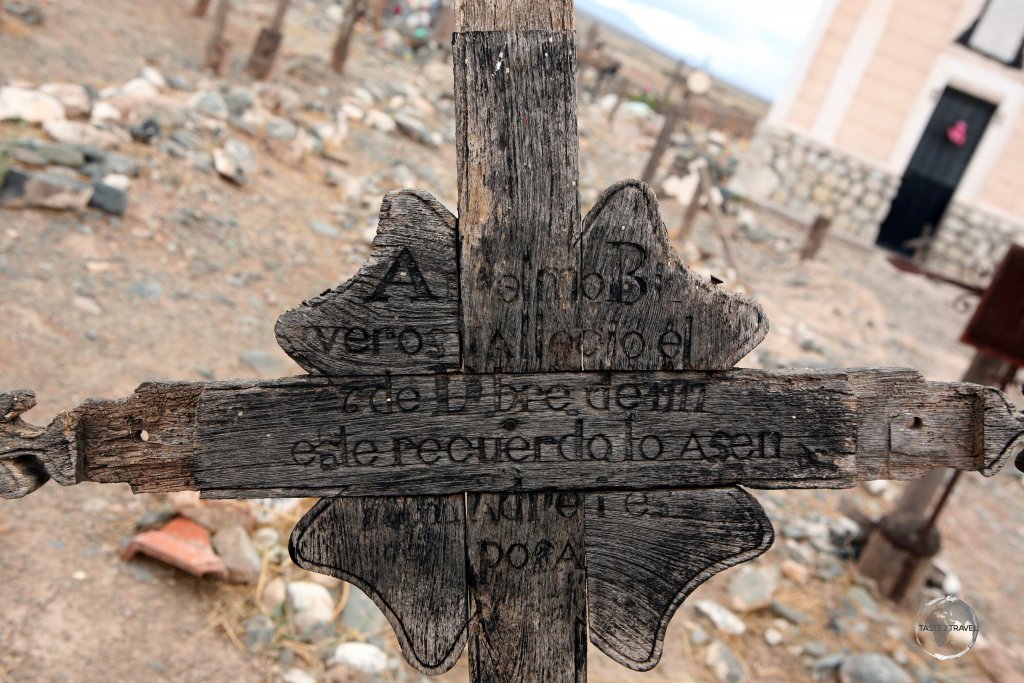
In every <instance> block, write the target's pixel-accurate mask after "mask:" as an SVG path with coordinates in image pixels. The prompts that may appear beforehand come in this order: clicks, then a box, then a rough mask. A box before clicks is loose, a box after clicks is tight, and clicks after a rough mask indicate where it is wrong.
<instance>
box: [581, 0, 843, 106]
mask: <svg viewBox="0 0 1024 683" xmlns="http://www.w3.org/2000/svg"><path fill="white" fill-rule="evenodd" d="M822 3H823V0H577V3H576V4H577V6H578V7H579V8H580V9H581V10H583V11H584V12H587V13H589V14H592V15H595V16H598V17H600V18H602V19H604V20H605V21H607V22H608V23H610V24H612V25H614V26H616V27H618V28H620V29H622V30H624V31H627V32H629V33H631V34H633V35H635V36H637V37H640V38H643V39H645V40H646V41H647V42H650V43H652V44H654V45H656V46H657V47H659V48H661V49H662V50H664V51H665V52H668V53H669V54H672V55H674V56H678V57H682V58H683V59H684V60H686V62H687V63H688V64H691V65H694V66H706V67H707V69H708V70H709V71H710V72H711V73H712V74H714V75H715V76H717V77H719V78H721V79H723V80H726V81H729V82H730V83H733V84H735V85H738V86H740V87H742V88H745V89H747V90H749V91H751V92H753V93H755V94H757V95H760V96H761V97H764V98H766V99H769V100H771V99H774V98H775V97H776V96H778V95H779V94H780V93H781V92H782V89H783V87H784V86H785V84H786V78H787V77H788V75H789V72H790V70H791V69H792V67H793V64H794V63H795V61H796V58H797V56H798V55H799V54H800V49H801V47H802V45H803V42H804V40H805V39H806V38H807V36H808V34H809V33H810V30H811V28H812V27H813V26H814V22H815V19H816V18H817V15H818V11H819V9H820V7H821V5H822Z"/></svg>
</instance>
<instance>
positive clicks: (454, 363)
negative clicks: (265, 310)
mask: <svg viewBox="0 0 1024 683" xmlns="http://www.w3.org/2000/svg"><path fill="white" fill-rule="evenodd" d="M276 331H277V341H278V343H279V344H280V345H281V348H282V349H284V351H285V353H287V354H288V355H289V356H291V357H292V358H293V359H294V360H295V362H296V363H298V364H299V365H301V366H302V367H303V368H304V369H305V370H306V371H308V372H310V373H311V374H314V375H327V376H342V375H348V376H351V375H370V374H383V373H385V372H389V373H391V374H395V375H399V374H414V373H423V372H429V371H445V370H453V369H458V368H459V367H460V365H461V349H460V348H459V347H460V333H459V275H458V266H457V259H456V233H455V217H454V216H453V215H452V214H451V213H450V212H449V211H448V210H447V209H445V208H444V207H443V206H442V205H441V204H440V203H439V202H438V201H437V200H436V199H434V198H433V197H432V196H430V195H429V194H427V193H426V192H418V191H415V190H401V191H399V192H392V193H390V194H388V195H387V197H385V198H384V203H383V205H382V206H381V210H380V225H379V226H378V228H377V236H376V238H374V240H373V251H372V252H371V253H370V257H369V259H368V260H367V262H366V265H364V266H363V267H362V268H361V269H360V270H359V272H358V273H357V274H356V276H355V277H354V278H352V279H351V280H349V281H348V282H346V283H345V284H344V285H342V286H341V287H339V288H337V289H333V290H328V291H326V292H324V293H323V294H321V295H320V296H318V297H316V298H315V299H311V300H310V301H306V302H304V303H303V304H302V306H300V307H299V308H296V309H293V310H291V311H288V312H287V313H285V314H284V315H282V316H281V317H280V319H278V321H277V328H276Z"/></svg>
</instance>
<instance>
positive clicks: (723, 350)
mask: <svg viewBox="0 0 1024 683" xmlns="http://www.w3.org/2000/svg"><path fill="white" fill-rule="evenodd" d="M581 272H582V277H581V279H580V283H579V285H580V294H581V297H580V298H581V301H580V307H581V316H582V328H583V330H584V336H583V344H582V346H583V369H584V370H728V369H729V368H731V367H732V366H733V365H735V364H736V363H737V362H738V361H739V360H740V359H741V358H743V356H745V355H747V354H748V353H750V351H751V350H752V349H753V348H754V347H755V346H757V345H758V344H760V343H761V340H763V339H764V337H765V335H766V334H768V318H767V317H766V316H765V314H764V310H763V309H762V308H761V306H760V304H758V303H757V302H755V301H754V300H753V299H751V298H749V297H746V296H744V295H742V294H738V293H735V292H730V291H727V290H723V289H720V288H718V287H716V286H715V285H714V284H713V283H712V282H711V281H710V280H707V279H705V278H703V277H701V276H699V275H697V274H696V273H694V272H693V271H691V270H690V269H689V268H687V267H686V266H685V265H683V263H682V261H680V260H679V257H678V255H677V254H676V253H675V251H674V250H673V249H672V246H671V244H670V243H669V239H668V232H667V231H666V230H665V224H664V223H663V222H662V219H661V209H660V208H659V207H658V200H657V198H656V197H655V196H654V192H652V191H651V188H649V187H648V186H647V185H645V184H643V183H641V182H639V181H636V180H627V181H624V182H621V183H619V184H617V185H613V186H612V187H610V188H609V189H608V190H606V191H605V193H604V194H603V195H602V196H601V198H600V199H599V200H598V201H597V204H595V205H594V208H593V209H592V210H591V212H590V214H588V215H587V218H586V220H585V221H584V224H583V269H582V271H581Z"/></svg>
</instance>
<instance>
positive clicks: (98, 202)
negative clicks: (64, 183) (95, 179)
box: [89, 176, 128, 216]
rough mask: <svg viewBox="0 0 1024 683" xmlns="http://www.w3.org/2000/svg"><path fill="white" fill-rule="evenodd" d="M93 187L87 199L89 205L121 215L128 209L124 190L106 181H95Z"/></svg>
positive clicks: (105, 211)
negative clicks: (90, 195)
mask: <svg viewBox="0 0 1024 683" xmlns="http://www.w3.org/2000/svg"><path fill="white" fill-rule="evenodd" d="M122 177H123V176H122ZM125 180H128V179H127V178H125ZM93 189H94V192H93V195H92V198H91V199H90V200H89V206H90V207H92V208H94V209H99V210H100V211H103V212H104V213H109V214H111V215H113V216H123V215H124V213H125V211H127V210H128V193H127V192H125V191H124V190H122V189H119V188H116V187H114V186H113V185H108V184H106V183H96V185H95V186H94V188H93Z"/></svg>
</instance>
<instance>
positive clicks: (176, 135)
mask: <svg viewBox="0 0 1024 683" xmlns="http://www.w3.org/2000/svg"><path fill="white" fill-rule="evenodd" d="M171 141H172V142H175V143H177V144H178V145H180V146H181V147H182V148H184V149H186V150H189V151H191V150H196V149H202V148H203V147H205V146H206V145H205V144H203V139H202V138H201V137H200V136H199V135H197V134H196V133H193V132H192V131H189V130H185V129H184V128H179V129H178V130H176V131H174V132H173V133H171Z"/></svg>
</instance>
